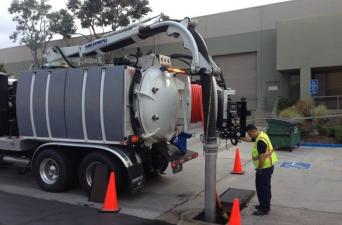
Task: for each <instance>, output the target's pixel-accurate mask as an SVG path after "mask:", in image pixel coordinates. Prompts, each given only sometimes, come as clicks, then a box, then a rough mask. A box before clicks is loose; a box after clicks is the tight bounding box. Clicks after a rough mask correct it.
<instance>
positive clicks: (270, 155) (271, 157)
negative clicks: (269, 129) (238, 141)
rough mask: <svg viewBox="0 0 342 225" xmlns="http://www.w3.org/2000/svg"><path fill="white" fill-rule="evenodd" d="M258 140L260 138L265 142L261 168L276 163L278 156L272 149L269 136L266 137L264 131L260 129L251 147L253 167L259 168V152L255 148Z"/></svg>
mask: <svg viewBox="0 0 342 225" xmlns="http://www.w3.org/2000/svg"><path fill="white" fill-rule="evenodd" d="M259 140H262V141H264V142H265V143H266V144H267V149H266V153H265V154H264V155H265V156H264V166H263V169H266V168H269V167H271V166H273V165H274V164H276V163H277V162H278V157H277V155H276V153H275V151H274V150H273V146H272V143H271V140H270V138H269V137H268V135H267V134H266V133H264V132H262V131H261V132H260V133H259V135H258V137H257V138H256V140H255V143H254V146H253V148H252V159H253V164H254V167H255V169H258V168H259V152H258V148H257V144H258V141H259Z"/></svg>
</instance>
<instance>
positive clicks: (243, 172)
mask: <svg viewBox="0 0 342 225" xmlns="http://www.w3.org/2000/svg"><path fill="white" fill-rule="evenodd" d="M230 173H231V174H237V175H244V174H245V171H242V172H234V171H232V172H230Z"/></svg>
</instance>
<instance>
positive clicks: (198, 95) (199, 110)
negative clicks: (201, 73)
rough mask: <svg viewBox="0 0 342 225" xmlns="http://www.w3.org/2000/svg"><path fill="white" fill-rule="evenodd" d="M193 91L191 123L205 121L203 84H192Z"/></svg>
mask: <svg viewBox="0 0 342 225" xmlns="http://www.w3.org/2000/svg"><path fill="white" fill-rule="evenodd" d="M191 92H192V99H191V123H197V122H203V118H204V116H203V100H202V86H201V85H198V84H192V85H191Z"/></svg>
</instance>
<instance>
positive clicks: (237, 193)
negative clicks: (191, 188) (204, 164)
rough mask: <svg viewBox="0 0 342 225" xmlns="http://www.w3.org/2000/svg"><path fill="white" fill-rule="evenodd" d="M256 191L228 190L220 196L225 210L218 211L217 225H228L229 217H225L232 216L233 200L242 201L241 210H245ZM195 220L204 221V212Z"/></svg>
mask: <svg viewBox="0 0 342 225" xmlns="http://www.w3.org/2000/svg"><path fill="white" fill-rule="evenodd" d="M254 194H255V191H253V190H244V189H237V188H228V190H226V191H225V192H223V193H222V194H221V195H220V200H221V205H222V208H223V210H216V222H215V223H216V224H226V223H227V217H226V216H224V215H230V211H231V209H232V206H233V200H234V199H235V198H237V199H239V201H240V210H242V209H244V208H245V207H246V206H247V203H248V202H249V201H250V200H251V198H252V197H253V196H254ZM194 220H198V221H203V222H205V219H204V211H202V212H201V213H200V214H198V215H197V216H196V217H194Z"/></svg>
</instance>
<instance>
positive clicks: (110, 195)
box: [101, 172, 120, 212]
mask: <svg viewBox="0 0 342 225" xmlns="http://www.w3.org/2000/svg"><path fill="white" fill-rule="evenodd" d="M119 211H120V208H119V206H118V200H117V197H116V185H115V173H114V172H111V173H110V178H109V182H108V186H107V192H106V197H105V201H104V203H103V207H102V210H101V212H119Z"/></svg>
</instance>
